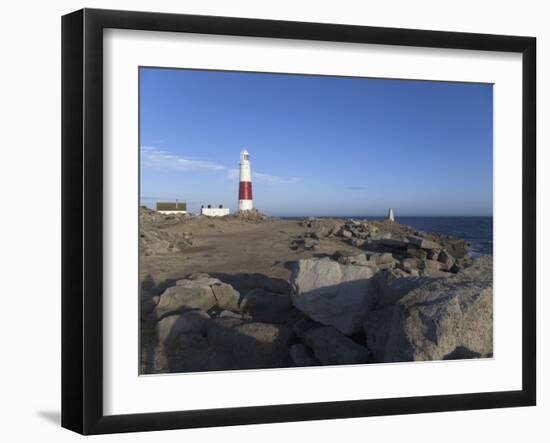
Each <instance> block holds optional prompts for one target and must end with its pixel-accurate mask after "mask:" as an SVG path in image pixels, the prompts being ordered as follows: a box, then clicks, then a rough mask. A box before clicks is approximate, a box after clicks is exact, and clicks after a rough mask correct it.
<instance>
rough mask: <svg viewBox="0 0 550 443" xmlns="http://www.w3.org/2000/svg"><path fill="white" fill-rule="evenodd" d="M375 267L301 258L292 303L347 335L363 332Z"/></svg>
mask: <svg viewBox="0 0 550 443" xmlns="http://www.w3.org/2000/svg"><path fill="white" fill-rule="evenodd" d="M374 273H375V269H373V268H371V267H368V266H356V265H344V264H341V263H338V262H336V261H333V260H330V259H329V258H323V259H305V260H300V261H298V263H297V264H296V265H295V267H294V270H293V272H292V276H291V286H292V303H293V305H294V306H295V307H296V308H297V309H299V310H300V311H302V312H303V313H304V314H306V315H307V316H309V317H310V318H312V319H313V320H315V321H317V322H319V323H322V324H324V325H327V326H333V327H334V328H336V329H338V330H339V331H340V332H342V333H343V334H346V335H352V334H354V333H356V332H360V331H361V328H362V321H363V319H364V317H365V316H366V314H367V313H368V312H369V310H370V309H371V307H372V305H373V302H374V299H375V296H376V287H375V286H376V285H375V284H374V283H373V281H372V280H371V277H372V276H373V275H374Z"/></svg>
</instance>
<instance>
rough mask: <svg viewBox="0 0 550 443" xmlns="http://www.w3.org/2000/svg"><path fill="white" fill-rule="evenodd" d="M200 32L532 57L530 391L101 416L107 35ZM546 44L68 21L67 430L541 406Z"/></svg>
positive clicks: (121, 16) (108, 15) (527, 264)
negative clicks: (540, 133) (542, 56)
mask: <svg viewBox="0 0 550 443" xmlns="http://www.w3.org/2000/svg"><path fill="white" fill-rule="evenodd" d="M107 28H118V29H133V30H147V31H171V32H192V33H200V34H217V35H227V36H252V37H269V38H281V39H301V40H318V41H331V42H353V43H370V44H378V45H398V46H417V47H431V48H455V49H470V50H481V51H504V52H513V53H520V54H522V63H523V80H522V81H523V86H522V87H523V99H522V100H523V104H522V127H523V135H522V137H523V138H522V144H523V146H522V149H523V165H522V166H523V189H522V195H523V214H522V220H523V233H522V237H523V258H522V272H523V273H522V279H523V280H522V288H523V292H522V322H523V323H522V334H523V335H522V359H523V361H522V389H521V390H517V391H506V392H478V393H471V394H458V395H436V396H422V397H404V398H392V399H372V400H357V401H336V402H324V403H308V404H285V405H266V406H261V407H238V408H230V409H209V410H192V411H170V412H160V413H143V414H131V415H114V416H113V415H110V416H106V415H104V413H103V407H102V405H103V375H102V371H103V341H102V340H103V338H102V326H103V319H102V315H103V314H102V313H103V298H102V282H103V280H102V266H103V255H102V254H103V249H102V245H103V231H102V220H103V210H102V205H103V200H102V191H103V170H102V160H103V147H102V138H103V111H102V109H103V108H102V107H103V97H102V94H103V88H102V82H103V79H102V75H103V38H102V36H103V30H104V29H107ZM535 117H536V39H535V38H533V37H516V36H504V35H485V34H471V33H456V32H440V31H423V30H412V29H390V28H378V27H364V26H348V25H338V24H320V23H301V22H288V21H274V20H257V19H244V18H230V17H210V16H197V15H178V14H161V13H150V12H127V11H109V10H97V9H83V10H80V11H76V12H73V13H71V14H68V15H65V16H64V17H63V18H62V426H63V427H65V428H68V429H71V430H73V431H76V432H79V433H82V434H104V433H115V432H132V431H151V430H162V429H178V428H194V427H211V426H228V425H240V424H254V423H273V422H289V421H302V420H320V419H330V418H347V417H363V416H380V415H393V414H413V413H425V412H437V411H458V410H467V409H486V408H502V407H514V406H531V405H535V404H536V315H535V314H536V313H535V310H536V275H535V274H536V137H535V135H536V118H535Z"/></svg>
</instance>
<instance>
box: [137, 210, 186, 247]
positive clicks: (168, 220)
mask: <svg viewBox="0 0 550 443" xmlns="http://www.w3.org/2000/svg"><path fill="white" fill-rule="evenodd" d="M189 217H190V216H188V215H184V214H182V215H179V214H175V215H171V214H170V215H164V214H160V213H158V212H156V211H152V210H150V209H148V208H145V207H142V208H140V227H139V228H140V229H139V250H140V255H141V256H156V255H166V254H174V253H177V252H181V251H183V250H184V249H185V248H188V247H189V246H191V245H192V244H193V235H192V234H191V233H190V232H183V233H181V234H177V233H175V232H172V231H170V230H168V229H167V228H168V227H169V226H170V225H173V224H176V223H182V222H184V221H185V220H187V219H188V218H189Z"/></svg>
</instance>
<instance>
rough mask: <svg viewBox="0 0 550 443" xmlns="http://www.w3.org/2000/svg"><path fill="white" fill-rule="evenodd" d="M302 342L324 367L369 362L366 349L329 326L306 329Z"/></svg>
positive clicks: (368, 354)
mask: <svg viewBox="0 0 550 443" xmlns="http://www.w3.org/2000/svg"><path fill="white" fill-rule="evenodd" d="M303 340H304V342H305V343H306V344H307V345H308V346H309V347H310V348H312V349H313V353H314V355H315V357H316V358H317V359H318V360H319V361H321V362H322V363H323V364H325V365H345V364H359V363H367V362H368V361H369V360H370V353H369V351H368V349H367V348H365V347H364V346H361V345H359V344H357V343H355V342H354V341H353V340H352V339H350V338H348V337H346V336H345V335H343V334H341V333H340V332H338V331H337V330H336V329H334V328H332V327H330V326H322V327H318V328H311V329H308V330H307V331H306V332H305V333H304V335H303Z"/></svg>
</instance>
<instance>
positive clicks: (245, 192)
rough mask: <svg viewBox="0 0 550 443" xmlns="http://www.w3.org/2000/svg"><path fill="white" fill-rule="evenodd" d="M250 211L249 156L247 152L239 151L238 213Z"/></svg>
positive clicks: (250, 180) (250, 182) (244, 150)
mask: <svg viewBox="0 0 550 443" xmlns="http://www.w3.org/2000/svg"><path fill="white" fill-rule="evenodd" d="M250 209H252V174H251V172H250V156H249V155H248V151H247V150H246V149H243V150H242V151H241V162H240V179H239V211H249V210H250Z"/></svg>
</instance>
